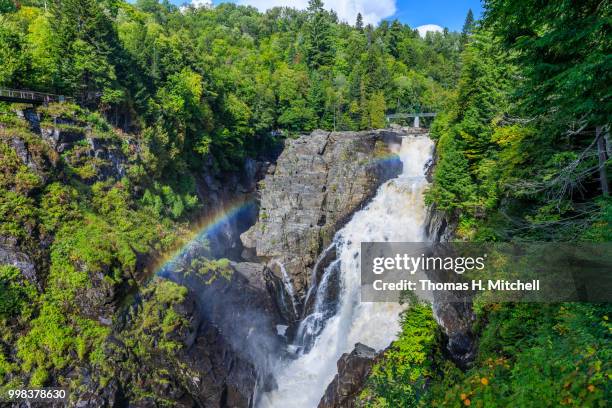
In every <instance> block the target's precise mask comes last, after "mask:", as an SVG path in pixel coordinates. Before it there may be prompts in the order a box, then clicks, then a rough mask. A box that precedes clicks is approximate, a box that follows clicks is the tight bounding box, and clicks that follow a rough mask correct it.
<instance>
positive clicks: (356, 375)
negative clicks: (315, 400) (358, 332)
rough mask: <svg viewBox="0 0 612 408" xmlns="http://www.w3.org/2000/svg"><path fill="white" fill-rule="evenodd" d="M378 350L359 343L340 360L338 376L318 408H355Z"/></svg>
mask: <svg viewBox="0 0 612 408" xmlns="http://www.w3.org/2000/svg"><path fill="white" fill-rule="evenodd" d="M377 356H378V354H377V353H376V350H374V349H373V348H370V347H368V346H366V345H364V344H361V343H357V344H355V348H354V349H353V351H351V352H350V353H344V354H343V355H342V357H340V359H339V360H338V374H336V376H335V377H334V379H333V380H332V382H331V383H330V384H329V385H328V386H327V389H326V390H325V394H324V395H323V398H321V401H320V402H319V406H318V408H353V407H355V406H356V405H355V400H356V397H357V396H358V395H359V393H360V392H361V390H362V389H363V386H364V384H365V381H366V379H367V378H368V375H369V374H370V371H371V370H372V366H373V365H374V363H375V362H376V358H377Z"/></svg>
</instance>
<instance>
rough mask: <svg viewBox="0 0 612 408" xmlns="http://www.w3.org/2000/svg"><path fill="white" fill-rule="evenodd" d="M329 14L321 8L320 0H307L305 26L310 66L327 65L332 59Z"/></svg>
mask: <svg viewBox="0 0 612 408" xmlns="http://www.w3.org/2000/svg"><path fill="white" fill-rule="evenodd" d="M332 34H333V33H332V26H331V18H330V14H329V13H328V12H327V11H325V9H323V2H322V1H321V0H310V1H309V2H308V24H307V26H306V38H307V44H306V46H307V60H308V65H309V66H310V67H312V68H315V69H316V68H319V67H321V66H324V65H329V64H330V63H331V61H332V59H333V40H332Z"/></svg>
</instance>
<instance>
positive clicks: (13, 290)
mask: <svg viewBox="0 0 612 408" xmlns="http://www.w3.org/2000/svg"><path fill="white" fill-rule="evenodd" d="M36 295H37V292H36V288H35V287H34V286H33V285H32V284H31V283H30V282H28V281H27V280H26V279H25V278H24V277H22V276H21V271H20V270H19V269H17V268H16V267H14V266H10V265H0V319H10V318H12V317H15V316H19V315H21V316H23V317H24V318H28V317H29V315H30V313H31V312H32V302H33V301H34V300H35V299H36ZM0 364H2V363H1V362H0ZM0 371H1V369H0Z"/></svg>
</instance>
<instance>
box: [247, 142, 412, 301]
mask: <svg viewBox="0 0 612 408" xmlns="http://www.w3.org/2000/svg"><path fill="white" fill-rule="evenodd" d="M401 135H402V133H401V131H399V130H398V131H369V132H332V133H330V132H324V131H315V132H313V133H312V134H310V135H304V136H301V137H300V138H298V139H296V140H290V141H288V142H287V145H286V147H285V150H284V151H283V152H282V154H281V155H280V157H279V158H278V161H277V163H276V165H275V167H272V168H270V170H269V172H268V174H267V175H266V177H265V178H264V180H263V181H262V182H260V185H259V190H260V194H261V204H260V207H261V208H260V211H259V217H258V220H257V223H256V224H255V225H254V226H253V227H252V228H251V229H249V230H248V231H247V232H245V233H244V234H243V235H242V236H241V239H242V243H243V245H244V246H245V247H246V248H250V249H252V250H253V252H254V253H255V255H256V256H257V257H259V258H260V259H263V260H264V261H272V262H270V263H269V266H270V269H271V270H273V271H274V272H275V274H276V275H277V276H279V277H283V276H282V271H281V270H280V268H281V265H282V266H283V267H284V269H285V271H286V273H287V275H288V276H287V277H286V278H288V280H289V283H290V284H291V285H292V287H293V291H294V294H295V296H296V297H297V298H302V297H303V295H304V294H305V291H306V289H307V287H308V285H309V280H310V276H311V271H312V267H313V264H314V263H315V261H316V258H317V256H318V255H319V254H320V253H321V252H322V251H323V249H324V248H325V247H326V246H328V245H329V244H330V242H331V240H332V238H333V235H334V234H335V232H336V231H337V230H338V229H339V227H340V226H341V225H342V224H343V223H345V222H346V221H347V219H348V218H349V217H350V216H351V215H352V214H353V213H354V212H355V211H356V210H358V209H359V208H361V207H362V206H363V205H364V204H365V203H366V202H367V201H368V199H369V198H370V197H372V196H373V194H374V193H375V191H376V189H377V188H378V186H379V185H380V184H381V183H383V182H384V181H386V180H388V179H389V178H391V177H394V176H396V175H397V174H399V172H400V171H401V168H402V165H401V162H400V161H399V158H398V157H397V156H394V155H392V154H391V153H390V151H389V149H388V147H387V144H386V143H385V141H388V140H390V139H396V138H398V137H400V136H401Z"/></svg>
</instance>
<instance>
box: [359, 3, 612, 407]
mask: <svg viewBox="0 0 612 408" xmlns="http://www.w3.org/2000/svg"><path fill="white" fill-rule="evenodd" d="M485 10H486V11H485V18H484V19H483V21H482V22H481V23H480V24H479V26H478V27H477V28H476V30H475V31H474V33H473V34H472V35H471V36H470V37H469V39H468V43H467V45H466V47H465V50H464V51H463V53H462V58H461V60H462V68H461V75H460V78H459V83H458V86H457V88H456V91H455V92H454V93H453V96H452V98H450V99H449V103H448V105H446V107H445V108H444V110H443V111H442V113H441V115H439V116H438V118H436V121H435V123H434V124H433V127H432V129H431V131H432V136H433V137H434V138H436V139H437V141H438V144H437V154H438V158H437V166H436V169H435V172H434V175H433V186H432V188H431V189H430V191H429V192H428V195H427V198H428V200H429V202H430V203H431V204H432V205H434V206H436V207H437V208H438V209H442V210H444V211H445V212H446V214H447V216H448V217H449V218H450V219H453V220H454V221H456V222H457V223H458V227H457V230H456V234H455V235H456V239H459V240H466V241H504V242H508V241H514V242H530V241H553V242H554V241H570V242H577V241H591V242H609V241H610V239H611V237H612V236H611V235H610V234H611V232H612V201H611V199H610V197H609V195H608V193H607V189H606V187H607V184H608V183H609V181H608V179H607V178H606V173H607V174H610V173H609V172H610V156H611V153H612V151H611V150H610V147H611V145H610V139H609V131H610V112H612V87H611V84H612V81H611V78H610V75H611V74H610V72H611V68H612V65H611V59H610V55H611V48H612V38H611V28H612V27H611V26H610V17H611V12H612V9H611V7H610V4H609V2H600V1H582V2H564V1H559V2H550V3H546V4H543V3H540V2H532V1H504V0H499V1H498V0H491V1H488V2H486V4H485ZM598 145H599V148H598ZM475 311H476V314H477V319H476V323H475V326H474V331H475V334H476V335H477V336H478V347H479V350H478V354H477V356H476V359H475V361H474V362H473V363H472V364H471V365H470V367H469V368H468V369H467V371H461V370H459V369H458V368H457V367H456V366H455V365H454V364H452V363H450V362H449V361H448V360H446V359H444V358H442V357H441V353H442V352H443V348H440V344H443V343H444V342H443V340H441V341H438V342H436V341H433V340H432V339H434V338H435V336H441V333H439V329H438V328H437V327H436V326H435V325H433V326H432V325H429V326H428V323H430V322H431V321H432V316H431V315H430V314H429V313H428V312H424V311H423V308H422V307H421V306H420V305H417V306H415V307H413V308H412V309H411V310H409V311H407V312H406V316H405V317H404V318H403V320H402V325H403V330H402V334H401V335H400V339H399V340H398V341H397V342H396V343H395V345H394V346H393V347H392V348H391V349H390V351H388V352H387V353H386V355H385V358H384V359H383V360H382V361H381V362H380V363H379V364H378V365H377V366H376V367H375V368H374V370H373V374H372V376H371V378H370V382H369V385H368V387H367V388H366V390H365V391H364V393H363V394H362V397H361V398H362V402H363V403H364V404H365V405H366V406H375V407H383V406H384V407H386V406H441V407H447V406H457V407H459V406H479V407H494V406H503V407H506V406H520V407H544V406H546V407H557V406H576V407H578V406H580V407H585V406H589V407H591V406H593V407H595V406H602V407H603V406H606V405H607V404H609V400H610V377H609V375H610V374H609V373H610V357H611V349H610V323H609V318H610V305H609V304H589V303H564V304H532V303H524V304H511V303H496V304H487V303H483V302H478V303H477V304H476V305H475ZM432 361H433V363H432ZM424 384H427V385H428V389H427V390H423V385H424Z"/></svg>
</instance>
